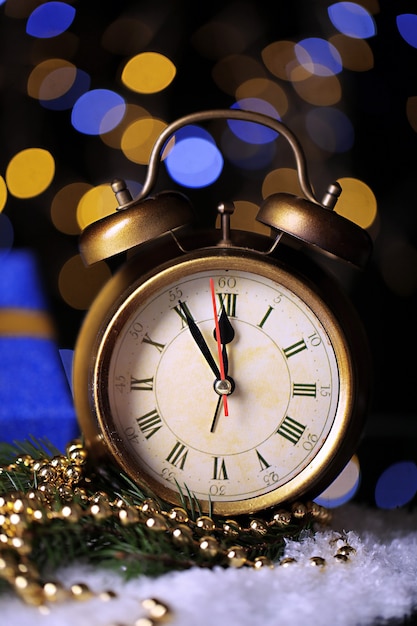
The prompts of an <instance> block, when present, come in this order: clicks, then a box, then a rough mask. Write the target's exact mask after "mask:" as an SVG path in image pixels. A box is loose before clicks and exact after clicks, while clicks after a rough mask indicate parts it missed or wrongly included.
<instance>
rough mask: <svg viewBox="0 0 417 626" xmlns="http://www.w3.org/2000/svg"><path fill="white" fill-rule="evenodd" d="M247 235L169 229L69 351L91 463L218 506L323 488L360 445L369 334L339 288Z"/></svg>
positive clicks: (204, 506) (128, 268)
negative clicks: (218, 240) (185, 245)
mask: <svg viewBox="0 0 417 626" xmlns="http://www.w3.org/2000/svg"><path fill="white" fill-rule="evenodd" d="M253 238H254V235H253V234H248V233H241V234H240V235H239V236H238V237H237V240H239V239H240V240H241V241H239V245H230V246H224V247H220V248H219V247H218V246H216V245H213V233H206V234H201V235H200V236H197V235H196V234H195V233H194V234H192V236H191V237H190V242H189V243H190V244H191V241H193V243H194V245H196V244H197V245H196V248H195V249H194V250H193V251H190V252H188V253H180V254H178V250H177V252H176V254H174V249H175V246H174V245H173V244H172V240H170V239H169V238H168V239H165V238H162V239H161V241H160V242H157V243H156V244H154V245H153V246H151V248H152V250H151V249H149V250H148V251H146V254H145V253H143V252H142V253H140V254H139V255H138V256H137V257H133V258H132V259H131V260H130V261H129V262H128V263H127V264H126V265H125V266H124V267H123V268H122V269H121V270H119V272H118V273H117V274H116V275H115V276H114V277H113V278H112V279H111V280H110V282H109V283H108V284H107V285H106V286H105V288H104V289H103V291H102V292H101V293H100V294H99V296H98V298H97V299H96V301H95V302H94V304H93V306H92V308H91V309H90V311H89V312H88V314H87V317H86V320H85V323H84V325H83V327H82V329H81V333H80V335H79V339H78V343H77V346H76V350H75V359H74V397H75V406H76V410H77V413H78V416H79V420H80V425H81V428H82V430H83V432H84V434H85V437H86V444H87V446H88V447H89V448H90V450H91V453H92V455H93V458H96V459H97V460H101V461H102V460H103V459H106V458H107V460H112V461H116V463H117V464H118V466H119V467H120V468H121V469H122V470H123V471H124V472H126V473H127V474H128V475H129V476H130V477H131V478H132V479H133V480H134V481H135V482H136V483H137V484H138V485H140V486H141V487H142V488H144V489H145V490H148V491H149V492H150V493H153V494H156V495H157V496H159V497H160V498H162V499H163V500H166V501H168V502H170V503H174V504H180V503H181V502H183V501H184V497H185V498H193V499H194V498H195V499H196V500H198V502H199V506H200V507H201V510H202V511H205V512H209V511H210V512H213V513H215V514H220V515H239V514H248V513H253V512H255V511H261V510H264V509H267V508H269V507H273V506H278V505H281V504H282V503H284V502H289V501H294V500H296V499H298V498H301V497H309V498H311V497H314V496H316V495H318V494H319V493H320V492H321V491H322V490H323V489H324V488H325V487H327V486H328V485H329V484H330V483H331V482H332V480H333V479H334V478H335V477H336V476H337V474H338V473H339V472H340V471H341V470H342V469H343V467H344V466H345V464H346V463H347V462H348V461H349V459H350V458H351V456H352V454H353V453H354V451H355V447H356V446H357V443H358V438H359V436H360V433H361V430H362V426H363V419H364V415H365V412H366V411H365V407H366V402H367V396H368V391H369V361H368V355H367V349H366V341H365V339H364V337H363V334H362V331H361V326H360V324H359V322H358V320H357V318H356V315H355V313H354V311H353V310H352V307H351V305H350V303H349V302H348V300H347V299H346V298H345V297H344V295H343V293H342V291H341V290H340V289H339V288H338V286H337V284H336V283H335V282H334V281H333V280H332V279H331V278H330V277H329V276H327V275H326V274H325V273H323V272H322V271H321V270H320V269H319V268H318V267H316V266H314V265H313V264H312V263H311V261H309V260H307V259H304V260H303V258H302V257H301V261H302V262H301V264H300V262H299V260H300V255H299V254H295V255H294V254H293V253H292V251H290V250H287V249H286V248H285V247H284V246H282V247H281V248H279V250H278V251H277V252H276V253H275V254H274V255H272V256H271V255H265V254H264V253H260V252H255V251H254V250H253V248H252V247H249V246H246V245H244V244H245V243H247V242H249V243H253ZM170 242H171V243H170ZM256 243H257V245H258V244H259V238H258V239H257V241H256ZM156 259H158V260H159V261H160V262H159V263H156V264H155V260H156ZM297 259H298V261H297ZM161 260H162V262H161ZM211 285H212V287H211ZM213 293H214V298H215V302H214V303H213ZM213 306H214V308H213ZM216 312H217V321H219V320H220V319H222V318H221V316H222V315H223V321H222V324H221V326H220V327H218V330H219V331H220V335H223V338H222V344H221V348H222V353H220V352H219V351H218V348H219V344H218V341H217V337H216ZM222 361H223V365H224V367H225V369H226V371H223V377H222V376H221V372H220V363H221V362H222ZM222 379H223V382H225V381H226V382H227V385H226V386H224V385H222ZM224 395H226V396H227V412H226V410H225V404H224V398H223V396H224Z"/></svg>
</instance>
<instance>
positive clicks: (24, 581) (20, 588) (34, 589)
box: [14, 575, 44, 606]
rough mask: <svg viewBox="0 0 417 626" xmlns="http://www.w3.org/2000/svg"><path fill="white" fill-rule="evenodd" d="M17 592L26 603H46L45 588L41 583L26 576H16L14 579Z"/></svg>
mask: <svg viewBox="0 0 417 626" xmlns="http://www.w3.org/2000/svg"><path fill="white" fill-rule="evenodd" d="M14 587H15V590H16V593H17V594H18V595H19V596H20V597H21V598H22V600H24V602H25V603H26V604H31V605H34V606H40V605H41V604H43V603H44V594H43V588H42V586H41V585H39V583H37V582H36V581H34V580H32V579H30V578H29V577H26V576H21V575H19V576H16V578H15V579H14Z"/></svg>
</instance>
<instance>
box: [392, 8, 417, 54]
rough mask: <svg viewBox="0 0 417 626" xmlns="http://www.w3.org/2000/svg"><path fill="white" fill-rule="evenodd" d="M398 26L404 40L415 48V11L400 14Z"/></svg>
mask: <svg viewBox="0 0 417 626" xmlns="http://www.w3.org/2000/svg"><path fill="white" fill-rule="evenodd" d="M397 28H398V32H399V33H400V35H401V37H402V38H403V39H404V41H406V42H407V43H408V44H409V45H410V46H412V47H413V48H417V15H415V14H414V13H403V14H402V15H398V16H397Z"/></svg>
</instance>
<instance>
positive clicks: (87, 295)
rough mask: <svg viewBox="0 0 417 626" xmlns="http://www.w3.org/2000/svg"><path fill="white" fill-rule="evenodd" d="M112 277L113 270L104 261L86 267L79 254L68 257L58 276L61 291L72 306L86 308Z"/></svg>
mask: <svg viewBox="0 0 417 626" xmlns="http://www.w3.org/2000/svg"><path fill="white" fill-rule="evenodd" d="M110 278H111V271H110V269H109V267H108V266H107V264H106V263H105V262H104V261H99V262H98V263H95V264H94V265H92V266H91V267H86V266H85V265H84V263H83V261H82V259H81V257H80V256H79V255H78V254H77V255H75V256H73V257H71V258H70V259H68V261H66V263H65V264H64V265H63V267H62V268H61V271H60V273H59V278H58V287H59V292H60V294H61V296H62V298H63V299H64V300H65V302H67V303H68V304H69V305H70V306H71V307H73V308H74V309H80V310H86V309H88V308H89V307H90V305H91V303H92V301H93V299H94V298H95V297H96V295H97V294H98V292H99V291H100V289H101V288H102V287H103V286H104V284H105V283H106V282H107V281H108V280H109V279H110Z"/></svg>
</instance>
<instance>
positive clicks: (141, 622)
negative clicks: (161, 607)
mask: <svg viewBox="0 0 417 626" xmlns="http://www.w3.org/2000/svg"><path fill="white" fill-rule="evenodd" d="M156 623H157V620H153V619H150V618H149V617H140V618H139V619H137V620H136V622H135V623H134V624H133V626H155V624H156ZM114 626H122V625H121V624H115V625H114Z"/></svg>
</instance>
